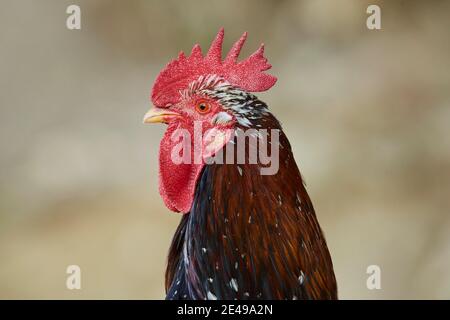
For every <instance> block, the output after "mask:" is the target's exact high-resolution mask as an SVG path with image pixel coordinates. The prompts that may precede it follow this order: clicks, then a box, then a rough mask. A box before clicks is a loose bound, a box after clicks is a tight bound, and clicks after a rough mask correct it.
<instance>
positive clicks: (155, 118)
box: [143, 107, 181, 123]
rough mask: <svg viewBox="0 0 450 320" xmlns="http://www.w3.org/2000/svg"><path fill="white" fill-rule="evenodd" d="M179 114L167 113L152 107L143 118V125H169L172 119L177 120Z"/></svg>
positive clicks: (164, 110) (167, 111)
mask: <svg viewBox="0 0 450 320" xmlns="http://www.w3.org/2000/svg"><path fill="white" fill-rule="evenodd" d="M179 117H181V115H180V114H179V113H176V112H173V111H169V110H166V109H161V108H156V107H153V108H151V109H150V110H148V112H147V113H146V114H145V116H144V120H143V122H144V123H161V122H162V123H169V122H170V120H173V119H174V118H179Z"/></svg>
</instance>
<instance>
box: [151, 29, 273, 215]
mask: <svg viewBox="0 0 450 320" xmlns="http://www.w3.org/2000/svg"><path fill="white" fill-rule="evenodd" d="M223 38H224V30H223V28H222V29H220V31H219V33H218V34H217V36H216V38H215V39H214V41H213V42H212V44H211V47H210V49H209V50H208V52H207V54H206V55H203V54H202V51H201V48H200V46H199V45H198V44H197V45H195V46H194V47H193V49H192V52H191V54H190V55H189V56H188V57H186V56H185V55H184V53H183V52H181V53H180V54H179V56H178V58H177V59H175V60H172V61H171V62H170V63H169V64H168V65H167V66H166V67H165V68H164V69H163V70H162V71H161V72H160V73H159V75H158V77H157V78H156V81H155V83H154V85H153V88H152V93H151V100H152V103H153V105H154V107H153V108H152V109H150V110H149V111H148V112H147V113H146V115H145V116H144V123H166V124H167V125H168V128H167V130H166V132H165V134H164V137H163V139H162V140H161V144H160V150H159V191H160V194H161V196H162V198H163V200H164V202H165V204H166V206H167V207H168V208H169V209H171V210H172V211H175V212H181V213H188V212H189V211H190V209H191V206H192V202H193V199H194V195H195V186H196V183H197V180H198V178H199V176H200V174H201V171H202V168H203V167H204V166H205V161H204V159H205V158H206V157H208V156H211V155H213V154H214V153H216V152H217V151H218V150H220V149H221V148H222V147H223V146H224V145H225V144H227V143H228V142H229V141H230V139H231V137H232V135H233V134H232V133H233V132H234V131H233V130H235V129H236V128H238V127H243V128H249V127H252V125H253V124H254V123H255V121H256V120H257V119H258V118H260V117H262V116H263V115H264V114H265V113H266V112H268V111H267V107H266V106H265V105H264V104H262V103H260V102H259V101H258V100H257V99H256V97H255V96H253V95H252V94H251V93H250V92H260V91H265V90H268V89H269V88H271V87H272V86H273V85H274V84H275V82H276V80H277V79H276V78H275V77H274V76H272V75H269V74H266V73H264V71H266V70H268V69H270V68H271V65H270V64H269V63H268V62H267V59H266V58H265V57H264V46H263V45H261V46H260V48H259V49H258V50H257V51H256V52H255V53H253V54H252V55H251V56H249V57H248V58H247V59H245V60H242V61H240V62H238V61H237V58H238V56H239V53H240V51H241V48H242V46H243V45H244V42H245V40H246V38H247V33H244V34H243V35H242V36H241V38H240V39H239V40H238V41H237V42H236V43H235V44H234V45H233V46H232V48H231V49H230V51H229V53H228V54H227V56H226V57H225V59H223V60H222V44H223ZM257 101H258V102H257ZM253 102H255V103H253ZM180 132H182V133H183V134H181V135H180ZM184 133H186V135H185V134H184ZM180 140H183V142H184V143H187V144H189V145H190V146H191V145H192V148H188V150H189V149H190V150H189V151H187V152H188V153H189V154H188V157H189V158H190V159H192V161H183V162H182V163H178V162H176V161H173V155H174V152H179V150H178V149H177V148H178V146H179V145H180ZM196 140H199V141H200V143H198V144H195V141H196ZM184 152H186V149H184V150H183V153H184ZM183 156H185V154H183ZM197 157H198V159H196V158H197Z"/></svg>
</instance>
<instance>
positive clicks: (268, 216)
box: [166, 100, 337, 299]
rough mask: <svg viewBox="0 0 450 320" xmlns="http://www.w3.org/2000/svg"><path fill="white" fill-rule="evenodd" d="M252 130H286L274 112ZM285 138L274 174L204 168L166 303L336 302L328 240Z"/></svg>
mask: <svg viewBox="0 0 450 320" xmlns="http://www.w3.org/2000/svg"><path fill="white" fill-rule="evenodd" d="M255 103H258V104H259V105H261V104H263V103H262V102H260V101H258V100H255ZM253 125H258V128H266V129H271V128H274V129H280V130H281V126H280V125H279V123H278V121H277V120H276V119H275V118H274V117H273V116H272V115H271V114H270V113H266V114H265V115H264V117H261V118H259V119H257V120H255V121H254V123H253ZM259 126H260V127H259ZM280 132H281V134H280V145H281V147H280V157H279V159H280V161H279V164H280V168H279V171H278V173H277V174H275V175H266V176H265V175H261V174H260V171H259V169H260V165H258V164H213V165H207V166H205V168H204V169H203V172H202V175H201V178H200V179H199V181H198V183H197V187H196V194H195V198H194V202H193V205H192V209H191V211H190V213H189V214H186V215H184V216H183V218H182V220H181V223H180V225H179V227H178V229H177V232H176V234H175V237H174V239H173V242H172V245H171V249H170V253H169V259H168V266H167V271H166V291H167V299H214V298H217V299H235V298H236V299H337V288H336V280H335V277H334V271H333V265H332V262H331V258H330V254H329V252H328V248H327V245H326V242H325V239H324V237H323V234H322V231H321V229H320V227H319V224H318V222H317V219H316V216H315V213H314V209H313V206H312V203H311V200H310V199H309V196H308V194H307V192H306V190H305V188H304V185H303V182H302V178H301V175H300V172H299V170H298V168H297V165H296V163H295V160H294V158H293V155H292V151H291V147H290V144H289V142H288V140H287V138H286V136H285V135H284V133H283V132H282V131H280ZM228 146H229V145H227V147H228ZM247 163H248V162H247ZM238 166H239V168H240V169H238Z"/></svg>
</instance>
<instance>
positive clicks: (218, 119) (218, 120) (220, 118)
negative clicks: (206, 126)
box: [212, 111, 233, 125]
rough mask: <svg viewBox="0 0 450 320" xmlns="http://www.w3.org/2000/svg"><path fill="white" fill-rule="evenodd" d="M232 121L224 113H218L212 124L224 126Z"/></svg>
mask: <svg viewBox="0 0 450 320" xmlns="http://www.w3.org/2000/svg"><path fill="white" fill-rule="evenodd" d="M231 120H233V117H232V116H231V115H230V114H228V113H227V112H225V111H222V112H219V113H218V114H217V115H216V116H215V117H214V119H213V120H212V124H213V125H214V124H225V123H227V122H230V121H231Z"/></svg>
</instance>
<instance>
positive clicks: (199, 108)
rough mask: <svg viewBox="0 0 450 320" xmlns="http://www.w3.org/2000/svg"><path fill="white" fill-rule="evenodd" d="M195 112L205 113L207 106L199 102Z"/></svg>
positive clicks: (205, 103)
mask: <svg viewBox="0 0 450 320" xmlns="http://www.w3.org/2000/svg"><path fill="white" fill-rule="evenodd" d="M196 108H197V111H198V112H201V113H206V112H208V111H209V108H210V107H209V104H208V103H207V102H200V103H198V104H197V106H196Z"/></svg>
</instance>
